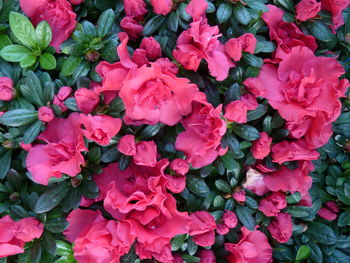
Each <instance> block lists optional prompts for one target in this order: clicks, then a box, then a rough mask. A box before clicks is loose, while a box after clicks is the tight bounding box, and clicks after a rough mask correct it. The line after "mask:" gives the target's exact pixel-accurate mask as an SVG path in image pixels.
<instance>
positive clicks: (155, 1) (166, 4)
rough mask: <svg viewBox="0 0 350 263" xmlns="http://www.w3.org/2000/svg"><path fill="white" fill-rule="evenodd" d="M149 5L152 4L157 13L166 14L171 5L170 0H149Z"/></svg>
mask: <svg viewBox="0 0 350 263" xmlns="http://www.w3.org/2000/svg"><path fill="white" fill-rule="evenodd" d="M151 5H152V6H153V11H154V13H156V14H158V15H163V16H165V15H167V14H169V13H170V11H171V8H172V6H173V1H172V0H162V1H159V0H151Z"/></svg>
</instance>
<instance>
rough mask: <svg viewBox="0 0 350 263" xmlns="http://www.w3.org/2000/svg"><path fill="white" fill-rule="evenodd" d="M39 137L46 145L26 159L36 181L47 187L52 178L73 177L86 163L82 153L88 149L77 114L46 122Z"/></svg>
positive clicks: (30, 152)
mask: <svg viewBox="0 0 350 263" xmlns="http://www.w3.org/2000/svg"><path fill="white" fill-rule="evenodd" d="M62 131H64V132H62ZM38 138H39V139H40V140H43V141H45V142H47V144H37V145H35V146H33V147H32V148H31V149H30V150H29V152H28V155H27V160H26V165H27V168H28V170H29V171H30V172H31V175H32V176H33V180H34V181H35V182H37V183H40V184H44V185H47V184H48V181H49V179H50V178H51V177H56V178H61V177H62V174H67V175H69V176H76V175H77V174H78V173H79V172H80V171H81V167H80V166H81V165H84V164H85V160H84V157H83V155H82V154H81V152H82V151H86V150H87V149H86V148H85V146H84V140H83V136H82V133H81V129H80V123H79V114H78V113H72V114H71V115H69V117H68V119H54V120H53V121H51V122H49V123H48V125H47V127H46V130H45V131H44V132H43V133H41V134H40V135H39V137H38Z"/></svg>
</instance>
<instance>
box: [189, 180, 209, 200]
mask: <svg viewBox="0 0 350 263" xmlns="http://www.w3.org/2000/svg"><path fill="white" fill-rule="evenodd" d="M186 186H187V188H188V190H190V191H191V192H193V193H194V194H196V195H198V196H200V197H207V196H208V194H209V187H208V186H207V184H206V183H205V181H204V180H203V179H202V178H200V177H198V176H193V175H190V176H187V181H186Z"/></svg>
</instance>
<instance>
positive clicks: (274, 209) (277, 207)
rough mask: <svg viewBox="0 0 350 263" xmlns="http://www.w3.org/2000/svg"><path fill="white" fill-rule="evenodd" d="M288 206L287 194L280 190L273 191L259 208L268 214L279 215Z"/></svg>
mask: <svg viewBox="0 0 350 263" xmlns="http://www.w3.org/2000/svg"><path fill="white" fill-rule="evenodd" d="M286 207H287V201H286V195H285V194H283V193H280V192H273V193H272V194H270V195H268V196H267V197H265V198H264V199H262V200H261V201H260V204H259V210H260V211H261V212H263V213H264V214H265V215H266V216H277V215H278V213H279V212H280V211H281V210H282V209H283V208H286Z"/></svg>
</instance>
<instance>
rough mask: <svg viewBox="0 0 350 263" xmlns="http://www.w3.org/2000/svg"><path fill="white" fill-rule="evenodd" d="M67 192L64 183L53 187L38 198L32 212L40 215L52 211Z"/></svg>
mask: <svg viewBox="0 0 350 263" xmlns="http://www.w3.org/2000/svg"><path fill="white" fill-rule="evenodd" d="M68 191H69V187H68V186H67V185H66V184H64V183H62V184H58V185H55V186H53V187H52V188H51V189H49V190H47V191H46V192H45V193H43V194H42V195H41V196H40V197H39V199H38V201H37V202H36V203H35V207H34V212H35V213H37V214H41V213H45V212H48V211H50V210H52V209H53V208H55V207H56V206H57V205H59V203H60V202H61V201H62V200H63V198H64V197H65V195H66V194H67V193H68Z"/></svg>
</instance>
